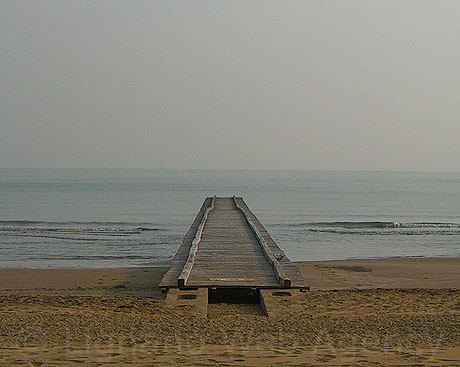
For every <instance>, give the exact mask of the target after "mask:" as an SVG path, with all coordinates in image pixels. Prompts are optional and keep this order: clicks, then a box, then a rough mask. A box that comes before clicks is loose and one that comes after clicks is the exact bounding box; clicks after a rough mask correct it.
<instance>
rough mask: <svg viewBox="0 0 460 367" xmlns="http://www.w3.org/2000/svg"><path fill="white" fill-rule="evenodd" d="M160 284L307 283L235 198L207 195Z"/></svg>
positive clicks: (285, 285) (239, 285)
mask: <svg viewBox="0 0 460 367" xmlns="http://www.w3.org/2000/svg"><path fill="white" fill-rule="evenodd" d="M160 288H161V289H162V290H168V289H170V288H179V289H191V288H212V289H219V288H232V289H235V288H251V289H256V290H259V289H270V288H272V289H274V288H298V289H300V290H304V289H309V286H308V284H307V283H306V282H305V280H304V279H303V278H302V276H301V274H300V272H299V271H298V269H297V268H296V266H295V265H294V264H292V263H291V261H290V260H289V259H288V258H287V257H286V255H285V254H284V252H283V251H282V250H281V249H280V248H279V247H278V246H277V244H276V243H275V241H273V239H272V238H271V237H270V235H269V234H268V232H267V230H266V229H265V228H264V226H263V225H262V224H261V223H260V222H259V220H258V219H257V218H256V216H255V215H254V214H253V213H252V212H251V211H250V210H249V208H248V207H247V205H246V203H245V202H244V201H243V199H242V198H241V197H208V198H206V200H205V201H204V203H203V205H202V207H201V209H200V211H199V212H198V214H197V216H196V218H195V220H194V222H193V224H192V226H191V227H190V229H189V231H188V232H187V234H186V235H185V238H184V240H183V241H182V244H181V246H180V247H179V250H178V251H177V253H176V256H175V257H174V259H173V261H172V264H171V267H170V269H169V270H168V272H167V273H166V274H165V275H164V277H163V279H162V280H161V282H160Z"/></svg>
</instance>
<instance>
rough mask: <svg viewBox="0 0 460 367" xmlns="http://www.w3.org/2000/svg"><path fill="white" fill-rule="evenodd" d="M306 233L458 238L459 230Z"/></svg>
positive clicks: (326, 230) (367, 230)
mask: <svg viewBox="0 0 460 367" xmlns="http://www.w3.org/2000/svg"><path fill="white" fill-rule="evenodd" d="M306 231H308V232H316V233H333V234H341V235H342V234H344V235H366V236H369V235H379V236H390V235H401V236H427V235H440V236H459V235H460V229H457V230H446V229H438V230H435V229H431V230H427V229H418V230H417V229H415V228H412V229H410V228H406V229H386V230H376V229H373V230H372V229H361V230H358V229H339V228H335V229H334V228H308V229H306Z"/></svg>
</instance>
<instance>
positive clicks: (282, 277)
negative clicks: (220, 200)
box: [233, 196, 291, 287]
mask: <svg viewBox="0 0 460 367" xmlns="http://www.w3.org/2000/svg"><path fill="white" fill-rule="evenodd" d="M233 201H234V202H235V206H236V207H237V208H238V209H239V210H241V212H242V213H243V215H244V216H245V218H246V221H247V223H248V225H249V228H251V230H252V231H253V232H254V234H255V236H256V239H257V241H258V243H259V244H260V246H261V247H262V251H263V253H264V255H265V256H266V257H267V260H268V261H269V263H270V265H271V266H272V267H273V270H274V272H275V274H276V277H277V278H278V281H279V283H280V284H281V285H282V286H283V287H290V286H291V280H290V279H289V278H288V277H287V276H286V273H285V272H284V270H283V268H282V267H281V264H280V263H279V261H278V259H277V258H276V257H275V255H279V254H273V253H272V252H271V250H270V248H269V247H268V245H267V243H266V242H265V239H264V238H263V236H262V234H261V233H260V231H259V229H258V228H257V227H256V226H255V225H254V222H253V221H252V219H251V218H250V216H249V214H248V213H247V212H246V210H245V209H244V208H242V207H241V206H240V205H239V204H238V202H237V200H236V197H235V196H233Z"/></svg>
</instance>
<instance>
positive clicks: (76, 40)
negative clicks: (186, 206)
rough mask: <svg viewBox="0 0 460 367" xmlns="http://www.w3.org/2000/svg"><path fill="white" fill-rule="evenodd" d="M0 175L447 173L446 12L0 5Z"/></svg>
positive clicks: (15, 1)
mask: <svg viewBox="0 0 460 367" xmlns="http://www.w3.org/2000/svg"><path fill="white" fill-rule="evenodd" d="M0 167H132V168H243V169H252V168H255V169H321V170H334V169H339V170H434V171H460V1H458V0H453V1H399V0H398V1H388V0H385V1H381V0H378V1H377V0H376V1H369V0H365V1H316V0H315V1H299V2H296V1H283V2H281V1H279V2H278V1H277V2H271V1H249V2H243V1H238V2H232V1H181V2H175V1H171V0H167V1H145V2H143V1H132V0H130V1H114V0H111V1H93V0H91V1H60V0H56V1H38V0H32V1H19V0H8V1H5V0H0Z"/></svg>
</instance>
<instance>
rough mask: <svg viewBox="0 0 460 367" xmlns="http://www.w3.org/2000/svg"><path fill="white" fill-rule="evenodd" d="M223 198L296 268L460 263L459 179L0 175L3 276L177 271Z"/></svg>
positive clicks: (103, 172)
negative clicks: (205, 213) (31, 271)
mask: <svg viewBox="0 0 460 367" xmlns="http://www.w3.org/2000/svg"><path fill="white" fill-rule="evenodd" d="M213 195H217V196H233V195H236V196H242V197H243V198H244V200H245V202H246V203H247V204H248V206H249V207H250V209H251V210H252V211H253V212H254V214H255V215H256V216H257V217H258V218H259V219H260V221H261V222H262V223H263V224H264V225H265V227H266V228H267V230H268V231H269V233H270V234H271V236H272V237H273V238H274V240H275V241H276V242H277V243H278V245H279V246H280V247H281V248H282V249H283V250H284V251H285V253H286V254H287V256H288V257H289V258H290V259H291V260H293V261H304V260H309V261H312V260H338V259H372V258H387V257H459V256H460V173H427V172H339V171H250V170H195V169H193V170H192V169H188V170H185V169H184V170H166V169H154V170H140V169H139V170H138V169H0V268H106V267H140V266H161V265H167V264H169V263H170V261H171V259H172V258H173V256H174V254H175V253H176V251H177V249H178V247H179V245H180V243H181V241H182V238H183V236H184V235H185V233H186V232H187V230H188V228H189V227H190V225H191V223H192V222H193V220H194V218H195V215H196V213H197V212H198V211H199V209H200V207H201V205H202V203H203V201H204V199H205V198H206V197H207V196H213Z"/></svg>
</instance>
